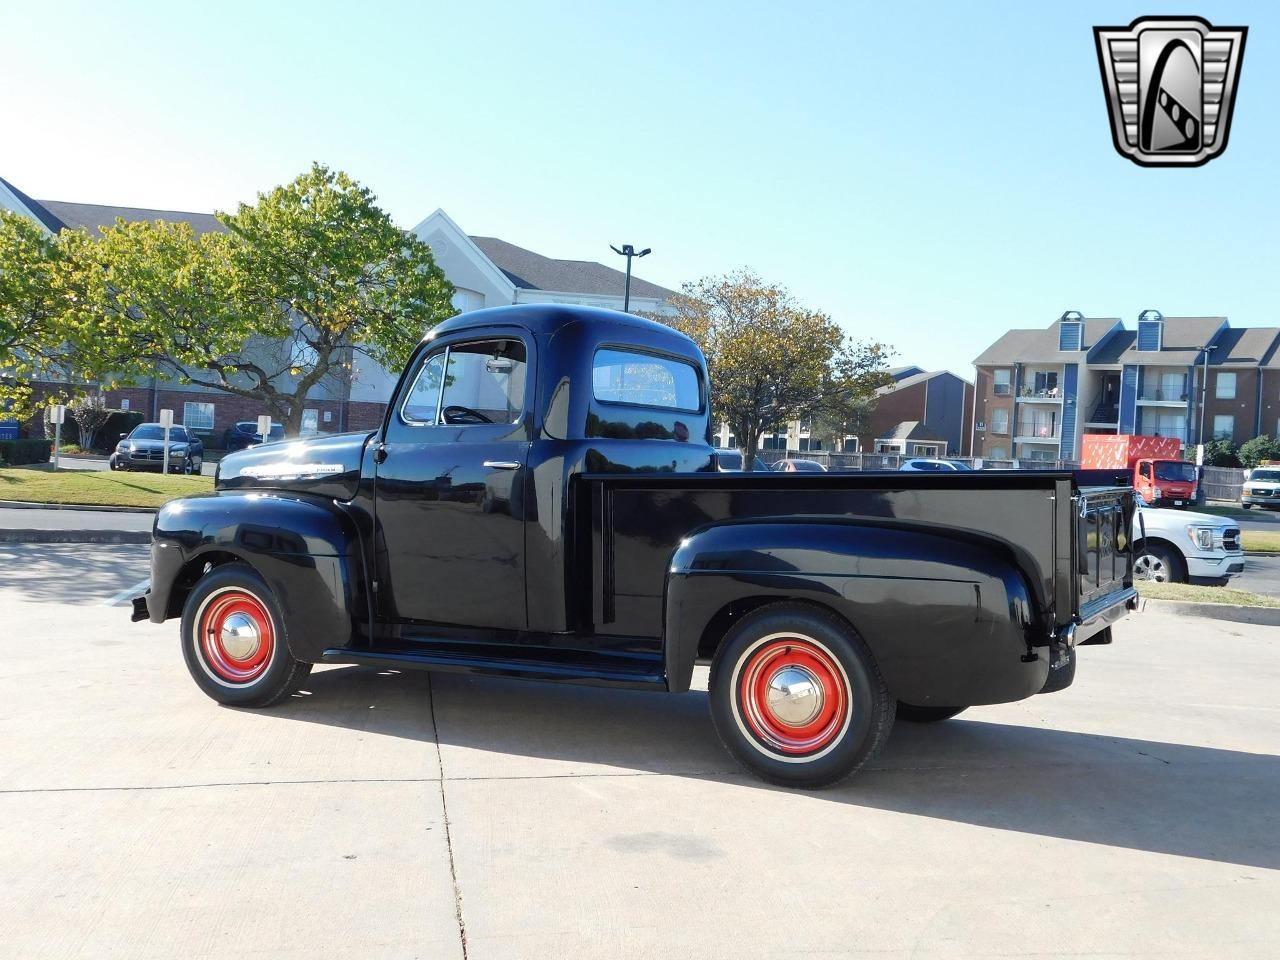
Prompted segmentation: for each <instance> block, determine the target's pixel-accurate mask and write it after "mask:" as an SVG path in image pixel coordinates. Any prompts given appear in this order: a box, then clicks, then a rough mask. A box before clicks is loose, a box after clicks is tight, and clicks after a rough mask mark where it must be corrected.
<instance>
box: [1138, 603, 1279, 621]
mask: <svg viewBox="0 0 1280 960" xmlns="http://www.w3.org/2000/svg"><path fill="white" fill-rule="evenodd" d="M1140 610H1141V611H1142V612H1143V613H1146V612H1148V611H1150V612H1151V613H1167V614H1172V615H1173V616H1181V617H1209V618H1210V619H1213V620H1231V621H1233V622H1235V623H1257V624H1261V625H1263V626H1280V607H1242V606H1240V605H1239V604H1235V603H1193V602H1192V601H1190V600H1147V599H1144V600H1143V601H1142V606H1141V608H1140Z"/></svg>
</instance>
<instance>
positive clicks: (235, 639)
mask: <svg viewBox="0 0 1280 960" xmlns="http://www.w3.org/2000/svg"><path fill="white" fill-rule="evenodd" d="M218 640H219V643H220V645H221V646H222V649H223V650H224V651H225V652H226V654H227V656H228V657H230V658H231V659H232V660H248V659H249V658H250V657H252V656H253V655H254V654H255V653H257V652H258V645H259V644H261V643H262V634H261V632H260V631H259V630H258V625H257V624H256V623H254V622H253V618H252V617H250V616H248V615H246V614H243V613H233V614H231V616H229V617H227V619H226V620H224V621H223V623H222V634H221V636H220V637H219V638H218Z"/></svg>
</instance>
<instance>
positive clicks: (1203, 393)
mask: <svg viewBox="0 0 1280 960" xmlns="http://www.w3.org/2000/svg"><path fill="white" fill-rule="evenodd" d="M1217 349H1218V347H1217V345H1216V344H1205V348H1204V373H1203V374H1202V375H1201V377H1200V430H1199V439H1200V445H1201V446H1203V445H1204V408H1205V400H1206V398H1207V397H1208V393H1209V354H1211V353H1212V352H1213V351H1214V350H1217Z"/></svg>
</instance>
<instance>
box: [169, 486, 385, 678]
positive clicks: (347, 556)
mask: <svg viewBox="0 0 1280 960" xmlns="http://www.w3.org/2000/svg"><path fill="white" fill-rule="evenodd" d="M152 536H153V539H152V546H151V588H150V591H149V592H148V594H147V597H146V602H147V612H148V614H149V618H150V620H151V621H152V622H153V623H161V622H163V621H164V620H167V619H169V618H170V617H174V616H178V615H180V613H181V603H182V601H183V600H184V596H183V595H182V586H181V584H180V583H179V578H180V577H181V576H182V572H183V571H184V570H189V569H190V567H191V565H192V563H193V562H199V560H200V559H201V558H202V557H207V558H208V560H209V562H215V563H216V562H223V561H225V560H226V559H228V558H234V559H236V560H240V561H243V562H245V563H247V564H249V565H250V566H252V567H253V568H254V569H255V570H257V571H258V573H259V574H261V575H262V577H263V578H264V579H265V580H266V581H267V584H268V585H269V586H270V587H271V589H272V592H273V593H274V594H275V598H276V601H277V603H278V604H279V606H280V609H281V611H282V613H283V615H284V618H285V633H286V635H287V637H288V642H289V650H290V652H291V653H292V654H293V656H294V657H295V658H296V659H298V660H302V661H304V662H310V663H316V662H319V661H320V659H321V657H322V655H323V653H324V651H325V650H326V649H329V648H331V647H340V646H347V645H348V644H350V643H351V641H352V635H353V630H354V619H353V618H359V619H362V620H363V619H364V618H365V617H366V616H367V615H368V601H367V591H366V589H365V576H364V565H363V550H362V547H361V539H360V533H359V531H358V529H357V527H356V524H355V522H354V520H353V519H352V517H351V516H350V515H349V514H348V513H347V512H346V510H345V509H344V508H343V507H342V505H341V504H339V503H336V502H334V501H332V500H323V499H320V498H314V497H309V496H307V495H305V494H301V495H290V494H287V493H279V494H275V493H261V492H254V493H216V494H213V495H210V496H207V497H189V498H185V499H182V500H177V501H174V502H172V503H169V504H166V505H165V506H164V507H161V509H160V511H159V512H158V513H157V514H156V521H155V527H154V530H153V534H152Z"/></svg>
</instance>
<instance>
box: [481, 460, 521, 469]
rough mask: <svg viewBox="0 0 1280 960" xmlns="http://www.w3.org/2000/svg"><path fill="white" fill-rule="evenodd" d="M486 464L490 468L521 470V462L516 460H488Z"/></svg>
mask: <svg viewBox="0 0 1280 960" xmlns="http://www.w3.org/2000/svg"><path fill="white" fill-rule="evenodd" d="M484 465H485V466H486V467H488V468H489V469H490V470H519V469H520V464H519V463H517V462H516V461H515V460H486V461H485V462H484Z"/></svg>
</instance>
